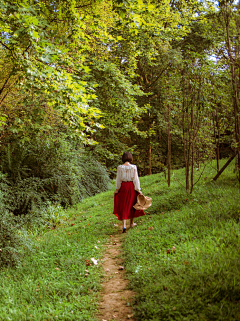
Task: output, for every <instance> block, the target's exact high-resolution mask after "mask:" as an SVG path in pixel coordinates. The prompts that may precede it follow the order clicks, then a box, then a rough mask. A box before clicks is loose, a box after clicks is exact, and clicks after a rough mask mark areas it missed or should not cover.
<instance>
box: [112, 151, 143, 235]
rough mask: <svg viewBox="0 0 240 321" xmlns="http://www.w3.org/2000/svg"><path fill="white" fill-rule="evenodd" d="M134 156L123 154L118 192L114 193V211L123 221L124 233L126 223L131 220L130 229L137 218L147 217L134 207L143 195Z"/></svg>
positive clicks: (117, 181)
mask: <svg viewBox="0 0 240 321" xmlns="http://www.w3.org/2000/svg"><path fill="white" fill-rule="evenodd" d="M132 160H133V157H132V154H131V153H128V152H126V153H123V156H122V162H123V165H120V166H118V169H117V179H116V190H115V192H114V210H113V214H115V215H116V216H117V217H118V219H119V220H121V221H123V233H126V221H127V219H130V227H133V226H135V225H136V224H135V223H133V220H134V218H135V217H139V216H142V215H145V213H144V211H143V210H135V208H133V205H135V204H136V202H137V196H138V194H142V192H141V189H140V182H139V178H138V172H137V166H136V165H132V164H131V163H132Z"/></svg>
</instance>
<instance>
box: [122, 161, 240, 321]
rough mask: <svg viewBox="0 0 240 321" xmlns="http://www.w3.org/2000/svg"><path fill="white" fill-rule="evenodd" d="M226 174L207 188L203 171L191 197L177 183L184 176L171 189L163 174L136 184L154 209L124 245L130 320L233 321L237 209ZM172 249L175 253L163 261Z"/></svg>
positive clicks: (239, 280) (239, 237) (239, 277)
mask: <svg viewBox="0 0 240 321" xmlns="http://www.w3.org/2000/svg"><path fill="white" fill-rule="evenodd" d="M232 169H233V167H231V168H230V167H229V168H228V169H227V170H226V172H224V174H222V176H221V178H219V181H217V182H216V183H213V182H210V180H209V179H208V177H209V178H210V177H213V176H214V174H215V172H214V170H213V169H212V168H211V167H209V168H207V171H206V173H204V174H205V175H204V180H203V181H201V182H200V183H199V185H196V186H195V190H194V192H193V194H192V195H186V193H185V191H184V188H183V187H181V185H180V184H179V181H181V182H183V181H184V171H183V170H179V171H177V172H175V175H174V176H173V182H172V184H171V187H170V188H168V187H167V185H166V183H165V182H164V179H163V176H162V175H154V176H152V177H144V178H143V179H142V183H141V184H142V189H143V192H144V193H145V194H146V195H149V196H151V197H152V198H153V206H152V207H151V208H149V211H148V213H149V214H148V215H147V216H145V217H144V218H143V219H139V223H140V224H139V225H138V227H137V229H135V230H132V231H131V232H130V233H128V234H127V237H126V241H125V244H124V249H125V256H126V257H125V258H126V262H127V271H128V272H129V278H130V280H131V287H132V288H133V289H134V290H135V291H136V292H137V293H138V296H137V298H136V301H135V312H136V315H137V317H138V318H137V320H141V321H143V320H227V321H230V320H240V252H239V248H240V226H239V223H238V221H239V217H240V205H239V191H238V185H237V181H236V178H235V174H233V171H232ZM176 177H177V179H176ZM149 227H150V229H148V228H149ZM151 227H153V229H151ZM172 246H175V247H176V252H175V253H172V254H167V249H170V250H172Z"/></svg>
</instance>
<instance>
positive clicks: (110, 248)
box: [98, 231, 135, 321]
mask: <svg viewBox="0 0 240 321" xmlns="http://www.w3.org/2000/svg"><path fill="white" fill-rule="evenodd" d="M120 233H121V231H119V233H118V234H117V235H113V236H112V237H111V240H110V242H109V243H108V244H107V245H106V252H105V255H104V258H103V261H102V262H103V263H102V265H103V269H104V271H105V280H104V283H103V289H102V293H101V302H100V304H99V310H98V311H99V312H98V319H99V320H100V321H110V320H116V321H134V320H135V319H134V318H133V312H132V308H131V307H130V303H131V300H132V299H133V297H134V292H133V291H131V290H128V289H127V285H128V280H127V279H126V278H125V270H124V269H122V263H123V260H122V259H121V257H120V255H121V246H122V244H121V240H122V238H123V237H124V236H125V235H124V234H122V233H121V234H120Z"/></svg>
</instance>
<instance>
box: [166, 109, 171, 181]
mask: <svg viewBox="0 0 240 321" xmlns="http://www.w3.org/2000/svg"><path fill="white" fill-rule="evenodd" d="M170 118H171V115H170V106H168V154H167V167H168V187H169V186H170V184H171V119H170Z"/></svg>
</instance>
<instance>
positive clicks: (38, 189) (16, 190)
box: [0, 136, 110, 215]
mask: <svg viewBox="0 0 240 321" xmlns="http://www.w3.org/2000/svg"><path fill="white" fill-rule="evenodd" d="M1 167H2V171H3V173H5V174H6V175H7V181H6V180H5V185H6V184H7V186H8V200H7V202H6V205H7V208H8V210H10V211H11V212H13V213H14V214H15V215H19V214H26V213H31V212H34V211H38V210H39V209H41V208H43V207H45V206H46V204H48V202H49V201H50V202H56V203H59V204H61V205H62V206H67V205H73V204H76V203H78V202H79V201H81V200H82V199H83V198H85V197H87V196H92V195H94V194H96V193H99V192H102V191H105V190H107V189H108V186H109V184H110V179H109V177H108V173H107V171H106V169H105V168H104V167H103V166H102V165H101V164H100V163H99V162H98V161H97V159H96V158H95V157H94V155H92V154H91V153H90V152H88V151H86V150H83V149H80V148H78V146H77V144H76V143H73V142H69V141H67V140H66V139H62V138H51V137H47V138H46V137H42V136H38V137H35V138H34V139H32V140H31V141H30V142H29V141H25V142H12V143H11V144H9V145H8V148H7V149H6V150H5V151H3V152H2V159H1ZM0 181H1V182H2V183H3V179H2V178H0ZM0 188H1V187H0Z"/></svg>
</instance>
